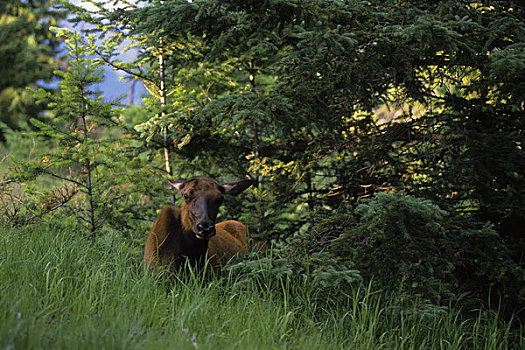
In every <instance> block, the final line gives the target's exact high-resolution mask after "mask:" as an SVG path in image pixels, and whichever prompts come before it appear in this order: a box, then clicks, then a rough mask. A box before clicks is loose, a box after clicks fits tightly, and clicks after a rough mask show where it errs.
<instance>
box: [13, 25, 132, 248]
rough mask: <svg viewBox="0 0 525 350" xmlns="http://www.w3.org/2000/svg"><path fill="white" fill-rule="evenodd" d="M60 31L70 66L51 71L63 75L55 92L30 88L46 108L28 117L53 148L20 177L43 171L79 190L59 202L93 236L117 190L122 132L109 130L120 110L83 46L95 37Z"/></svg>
mask: <svg viewBox="0 0 525 350" xmlns="http://www.w3.org/2000/svg"><path fill="white" fill-rule="evenodd" d="M58 35H59V36H61V37H63V38H66V40H65V43H66V48H67V50H68V53H67V63H68V68H67V69H66V70H64V71H56V72H55V73H56V74H57V75H58V76H60V77H61V79H62V80H61V81H60V84H59V94H57V95H54V94H51V93H50V92H48V91H46V90H44V89H39V90H37V91H35V92H34V95H35V98H36V99H37V100H38V101H39V102H43V103H49V104H48V105H49V107H50V110H49V111H48V112H46V113H45V115H44V116H42V117H41V118H39V119H32V120H31V122H32V123H33V125H34V126H35V127H36V128H37V129H38V130H37V131H36V132H35V134H36V135H39V136H45V137H49V138H51V139H53V140H55V141H56V148H54V149H53V150H51V151H48V152H45V153H43V154H41V156H40V158H39V159H37V160H35V161H30V162H26V163H23V166H22V168H21V170H20V172H19V175H20V176H19V179H31V178H34V177H36V176H39V175H42V174H46V175H49V176H51V177H53V178H55V179H58V180H59V182H64V183H66V184H68V185H69V186H70V187H71V188H72V191H73V192H75V193H77V195H76V196H74V197H71V198H70V199H71V200H70V201H69V202H68V203H62V204H63V206H64V208H67V210H68V212H69V213H73V214H75V215H76V217H78V218H80V219H81V220H82V221H83V222H84V223H85V225H86V227H87V228H88V230H89V231H90V232H91V236H92V238H94V237H95V235H96V232H97V231H98V230H99V229H100V228H101V227H102V226H103V225H104V223H105V222H106V220H107V219H108V218H109V216H110V215H112V214H114V212H113V211H112V209H114V207H113V205H114V204H115V203H113V201H114V200H115V198H117V197H118V192H119V191H118V185H119V183H120V179H119V175H120V174H119V171H118V168H119V166H120V165H121V163H119V160H121V157H122V154H119V149H118V147H119V144H120V142H119V139H120V136H121V135H119V134H118V133H117V134H115V133H112V132H111V131H110V129H109V128H113V127H115V126H117V125H118V124H119V121H118V115H119V110H118V109H117V108H114V106H112V104H110V103H104V102H103V101H102V96H101V93H100V92H99V91H97V90H96V89H95V87H94V85H95V84H96V83H99V82H101V81H102V80H103V77H102V67H101V65H100V63H98V62H94V61H93V60H92V59H91V58H90V57H89V56H90V54H92V52H90V51H89V49H88V48H86V47H85V46H83V45H82V43H83V42H84V40H88V41H90V42H93V40H94V38H93V37H88V38H82V37H81V36H80V35H79V34H78V33H75V32H70V31H68V30H65V29H62V30H59V31H58Z"/></svg>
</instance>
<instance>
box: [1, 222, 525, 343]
mask: <svg viewBox="0 0 525 350" xmlns="http://www.w3.org/2000/svg"><path fill="white" fill-rule="evenodd" d="M315 293H316V291H315V290H312V289H309V287H308V283H307V282H306V283H305V284H304V285H291V284H287V283H283V284H282V285H281V286H280V288H278V289H275V288H273V287H272V288H270V287H269V286H267V287H265V286H264V285H261V284H260V283H252V284H251V285H250V284H248V285H246V283H242V284H241V283H237V282H235V281H231V280H228V279H227V278H225V279H224V278H223V279H218V278H214V277H211V278H210V277H207V278H204V277H201V275H200V274H197V273H193V274H191V273H190V274H189V275H184V276H181V277H180V278H178V279H169V278H165V277H163V276H152V275H151V274H149V273H146V272H145V271H144V267H143V266H142V261H141V252H140V247H134V246H132V245H129V244H128V243H127V242H126V241H125V240H123V239H121V238H120V237H119V236H117V235H114V236H112V235H111V234H108V235H106V236H104V237H101V238H100V239H99V240H98V241H97V242H95V243H91V242H90V241H89V240H87V239H85V237H82V236H79V235H78V234H77V233H75V232H70V231H67V230H63V229H56V230H50V229H47V228H44V227H41V228H38V227H31V228H23V229H22V228H17V229H14V228H0V320H1V321H0V349H36V348H44V349H97V350H100V349H194V348H199V349H304V348H308V349H380V348H388V349H424V348H435V349H520V348H525V338H524V336H523V329H513V328H512V327H511V324H510V323H506V322H504V321H502V320H501V318H500V317H499V315H498V314H497V313H493V312H489V311H478V312H477V313H476V314H473V315H472V317H470V318H466V319H465V318H464V317H463V318H462V317H460V314H459V313H458V310H456V309H455V308H454V306H451V307H449V308H442V309H439V308H428V309H425V308H423V307H422V306H421V305H418V304H414V305H410V306H406V307H400V306H399V305H400V303H399V302H398V298H397V297H396V296H385V295H382V294H381V293H378V292H372V291H371V290H370V288H360V289H359V288H357V289H356V290H355V292H354V293H353V294H352V295H349V296H348V297H347V298H343V299H342V300H345V301H344V302H342V303H341V302H338V303H330V302H328V301H327V302H319V301H320V299H319V298H320V297H322V296H319V295H316V294H315Z"/></svg>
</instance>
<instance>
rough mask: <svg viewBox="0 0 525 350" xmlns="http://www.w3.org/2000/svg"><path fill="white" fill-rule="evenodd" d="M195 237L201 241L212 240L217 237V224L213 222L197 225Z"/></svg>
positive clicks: (203, 222)
mask: <svg viewBox="0 0 525 350" xmlns="http://www.w3.org/2000/svg"><path fill="white" fill-rule="evenodd" d="M195 228H196V231H195V235H196V236H197V238H199V239H210V238H212V237H213V236H215V223H214V222H213V221H201V222H199V223H198V224H197V225H195Z"/></svg>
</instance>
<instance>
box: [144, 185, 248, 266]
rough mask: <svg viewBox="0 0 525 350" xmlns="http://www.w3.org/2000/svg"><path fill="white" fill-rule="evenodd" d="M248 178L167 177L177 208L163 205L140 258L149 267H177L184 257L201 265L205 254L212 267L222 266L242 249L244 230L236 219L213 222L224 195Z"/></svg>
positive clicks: (238, 190) (241, 187)
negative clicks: (218, 180)
mask: <svg viewBox="0 0 525 350" xmlns="http://www.w3.org/2000/svg"><path fill="white" fill-rule="evenodd" d="M252 183H253V182H252V181H251V180H242V181H236V182H228V183H223V184H217V183H215V182H214V181H212V180H210V179H207V178H203V177H200V178H196V179H193V180H189V181H170V182H169V184H170V187H172V188H173V189H176V190H177V191H179V193H180V194H181V195H182V197H183V202H182V205H181V207H180V208H177V207H174V206H172V205H167V206H166V207H164V209H163V210H162V212H161V213H160V215H159V217H158V218H157V220H156V221H155V223H154V224H153V228H152V229H151V232H150V234H149V236H148V239H147V241H146V247H145V251H144V262H145V263H146V264H147V265H149V266H150V267H152V268H154V267H155V266H170V267H172V268H173V269H174V270H179V269H180V268H181V266H183V265H184V264H185V263H186V261H187V262H188V263H190V264H191V265H194V266H195V265H200V266H202V265H203V263H204V261H205V259H206V256H208V257H209V258H210V263H211V265H212V266H213V267H215V268H219V267H221V266H223V265H224V264H225V263H226V262H227V261H228V260H229V259H230V258H231V257H232V256H234V255H235V254H237V253H240V254H243V253H245V252H246V248H247V246H246V244H247V242H248V230H247V229H246V226H244V225H243V224H242V223H240V222H239V221H235V220H229V221H224V222H221V223H217V224H216V223H215V220H216V218H217V213H218V211H219V207H220V205H221V204H222V201H223V198H224V195H234V196H235V195H237V194H239V193H241V192H242V191H244V190H245V189H247V188H248V187H250V185H251V184H252Z"/></svg>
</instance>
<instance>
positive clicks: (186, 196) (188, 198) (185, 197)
mask: <svg viewBox="0 0 525 350" xmlns="http://www.w3.org/2000/svg"><path fill="white" fill-rule="evenodd" d="M182 196H183V197H184V200H185V201H189V200H190V196H188V194H187V193H184V194H183V195H182Z"/></svg>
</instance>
